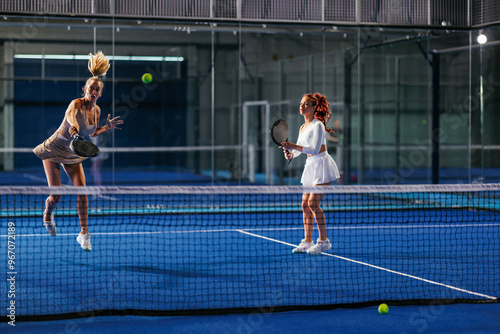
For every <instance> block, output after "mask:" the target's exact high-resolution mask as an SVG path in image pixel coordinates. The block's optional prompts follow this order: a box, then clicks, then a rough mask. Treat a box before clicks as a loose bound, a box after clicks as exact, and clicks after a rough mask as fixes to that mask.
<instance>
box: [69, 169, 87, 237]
mask: <svg viewBox="0 0 500 334" xmlns="http://www.w3.org/2000/svg"><path fill="white" fill-rule="evenodd" d="M63 167H64V171H65V172H66V174H67V175H68V177H69V178H70V180H71V182H73V185H74V186H75V187H85V186H86V181H85V173H84V172H83V166H82V164H81V163H78V164H74V165H63ZM76 208H77V210H78V216H79V218H80V228H81V232H80V233H81V234H87V232H88V228H87V224H88V208H89V203H88V198H87V195H77V202H76Z"/></svg>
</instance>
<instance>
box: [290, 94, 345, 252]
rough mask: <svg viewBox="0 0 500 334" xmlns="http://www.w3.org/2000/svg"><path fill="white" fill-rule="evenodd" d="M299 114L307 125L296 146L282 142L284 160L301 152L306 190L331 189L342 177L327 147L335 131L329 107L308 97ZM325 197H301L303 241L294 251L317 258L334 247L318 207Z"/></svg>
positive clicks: (317, 97)
mask: <svg viewBox="0 0 500 334" xmlns="http://www.w3.org/2000/svg"><path fill="white" fill-rule="evenodd" d="M300 114H301V115H302V116H304V124H303V125H302V126H301V127H300V133H299V138H298V140H297V144H293V143H289V142H284V143H281V147H282V148H283V150H284V151H285V157H286V158H287V159H292V158H293V157H296V156H298V155H300V154H301V153H305V154H307V160H306V165H305V167H304V171H303V173H302V178H301V180H300V182H301V183H302V184H303V185H304V186H305V187H312V186H329V185H330V184H332V182H333V181H335V180H336V179H338V178H339V177H340V175H339V170H338V167H337V164H336V163H335V161H334V160H333V158H332V157H331V156H330V155H329V154H328V151H327V148H326V134H327V133H328V132H333V130H331V129H329V128H328V127H327V126H326V124H327V123H328V121H329V120H330V117H331V112H330V104H329V103H328V101H327V99H326V97H325V96H323V95H321V94H319V93H315V94H305V95H304V96H303V97H302V100H301V101H300ZM323 196H324V194H319V193H304V194H303V195H302V213H303V220H304V239H303V240H302V241H301V242H300V244H299V245H298V246H297V247H296V248H294V249H293V250H292V252H294V253H305V252H307V253H308V254H311V255H316V254H319V253H321V252H326V251H327V250H329V249H330V248H332V245H331V244H330V241H329V240H328V238H327V231H326V220H325V214H324V212H323V210H322V209H321V207H320V205H319V204H320V202H321V199H322V198H323ZM315 220H316V225H317V226H318V231H319V238H318V240H317V241H316V244H314V242H313V239H312V236H313V227H314V225H313V224H314V221H315Z"/></svg>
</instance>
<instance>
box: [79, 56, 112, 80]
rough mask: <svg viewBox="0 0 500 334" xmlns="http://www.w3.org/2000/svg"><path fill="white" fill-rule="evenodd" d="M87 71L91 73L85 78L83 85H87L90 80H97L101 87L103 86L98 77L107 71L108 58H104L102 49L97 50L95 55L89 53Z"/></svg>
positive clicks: (108, 65)
mask: <svg viewBox="0 0 500 334" xmlns="http://www.w3.org/2000/svg"><path fill="white" fill-rule="evenodd" d="M89 56H90V59H89V65H88V67H89V71H90V73H92V77H91V78H89V79H88V80H87V83H86V84H85V87H87V86H88V85H89V84H90V83H91V82H94V81H96V80H97V81H99V82H100V83H101V87H102V86H104V84H103V82H102V80H101V79H100V78H99V76H101V75H105V74H106V72H108V70H109V67H110V66H111V65H110V64H109V59H108V58H106V56H105V55H104V53H102V51H97V53H96V54H95V55H93V54H92V53H90V54H89Z"/></svg>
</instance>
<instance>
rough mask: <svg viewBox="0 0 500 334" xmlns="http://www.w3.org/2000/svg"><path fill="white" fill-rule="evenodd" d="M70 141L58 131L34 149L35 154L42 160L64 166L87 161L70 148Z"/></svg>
mask: <svg viewBox="0 0 500 334" xmlns="http://www.w3.org/2000/svg"><path fill="white" fill-rule="evenodd" d="M69 144H70V141H69V139H67V138H65V137H63V136H62V135H60V134H59V133H58V132H57V131H56V132H55V133H54V134H53V135H52V136H50V137H49V139H47V140H45V141H44V142H43V143H41V144H40V145H38V146H37V147H35V148H34V149H33V153H35V155H36V156H37V157H39V158H40V159H42V160H49V161H52V162H55V163H58V164H63V165H74V164H77V163H80V162H82V161H83V160H85V159H87V158H86V157H81V156H79V155H76V154H75V153H73V151H71V149H70V148H69Z"/></svg>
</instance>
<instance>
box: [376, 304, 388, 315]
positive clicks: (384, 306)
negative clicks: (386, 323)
mask: <svg viewBox="0 0 500 334" xmlns="http://www.w3.org/2000/svg"><path fill="white" fill-rule="evenodd" d="M387 312H389V306H387V304H380V305H379V306H378V313H380V314H386V313H387Z"/></svg>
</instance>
